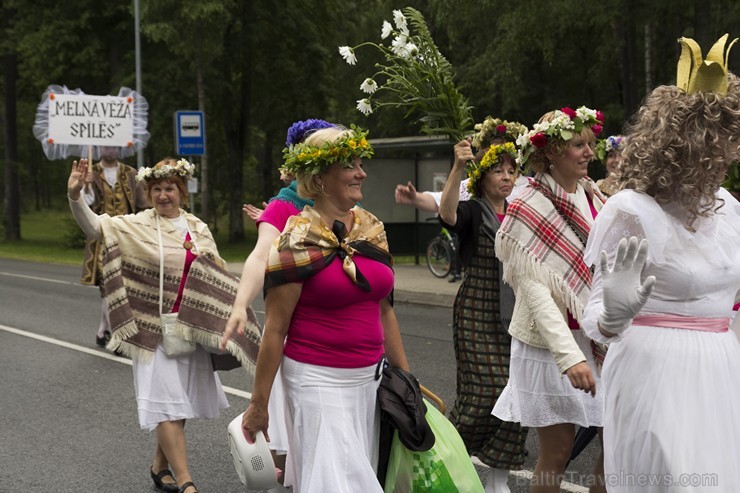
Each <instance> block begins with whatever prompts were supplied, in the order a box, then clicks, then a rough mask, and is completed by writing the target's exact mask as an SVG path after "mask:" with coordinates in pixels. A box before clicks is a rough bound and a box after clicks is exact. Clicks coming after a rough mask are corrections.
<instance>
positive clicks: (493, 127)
mask: <svg viewBox="0 0 740 493" xmlns="http://www.w3.org/2000/svg"><path fill="white" fill-rule="evenodd" d="M527 130H528V129H527V127H526V126H524V125H522V124H521V123H519V122H509V121H506V120H502V119H500V118H493V117H491V116H487V117H486V119H485V120H483V123H477V124H476V125H475V134H474V135H473V146H475V147H476V148H478V149H483V148H486V147H488V146H489V145H491V141H492V140H493V139H496V138H503V139H506V141H507V142H516V139H518V138H519V136H520V135H522V134H524V133H526V132H527Z"/></svg>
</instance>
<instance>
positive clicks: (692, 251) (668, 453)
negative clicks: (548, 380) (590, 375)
mask: <svg viewBox="0 0 740 493" xmlns="http://www.w3.org/2000/svg"><path fill="white" fill-rule="evenodd" d="M679 41H680V42H681V44H682V46H683V52H682V55H681V58H680V60H679V67H678V77H677V84H676V85H675V86H673V85H666V86H660V87H657V88H656V89H654V90H653V91H652V92H651V93H650V94H649V95H648V96H647V97H646V98H645V101H644V103H643V105H642V107H641V108H640V109H639V110H638V112H637V113H636V114H635V116H634V117H633V120H632V121H631V122H630V124H629V125H628V128H627V130H628V133H627V143H626V147H625V149H624V158H625V164H626V165H627V166H626V168H625V170H624V172H623V174H622V178H621V179H622V184H623V186H622V191H620V192H619V193H618V194H617V195H615V196H613V197H611V198H610V199H609V200H608V202H607V203H606V205H605V206H604V208H603V209H602V211H601V213H600V214H599V217H598V219H597V220H596V222H595V224H594V226H593V229H592V231H591V236H590V237H589V241H588V245H587V248H586V262H587V264H588V265H594V267H595V271H594V280H593V289H592V292H591V298H590V299H589V301H588V304H587V305H586V310H585V315H584V320H583V327H584V329H585V330H586V331H587V333H588V334H589V335H590V336H591V337H592V338H594V339H597V340H600V341H602V342H605V343H608V344H609V352H608V354H607V357H606V360H605V362H604V369H603V373H602V379H603V381H604V385H605V386H606V387H607V389H608V392H607V395H606V409H605V420H604V421H605V423H604V450H605V461H604V468H605V472H606V475H607V479H608V480H609V479H612V478H614V481H613V482H609V483H607V484H608V485H609V491H610V492H616V493H622V492H636V491H651V492H678V491H681V492H697V493H699V492H701V493H711V492H730V491H740V469H738V460H740V421H738V410H739V409H740V394H738V393H737V392H736V389H738V388H740V344H738V341H737V339H736V337H735V335H734V334H733V332H732V331H731V330H728V327H729V325H730V320H731V319H732V317H733V304H736V303H738V301H740V248H738V245H740V204H739V203H738V201H737V200H736V199H735V198H734V197H733V196H732V195H731V194H730V193H729V192H727V190H725V189H723V188H722V187H721V186H720V184H721V183H722V181H723V180H724V178H725V175H726V173H727V169H728V166H729V165H730V163H731V162H732V161H735V160H737V159H738V157H739V156H740V140H738V138H739V136H740V80H739V79H738V78H737V77H736V76H735V75H733V74H729V73H728V72H727V67H726V61H727V56H728V55H727V53H728V52H729V48H726V42H727V35H725V36H724V37H722V38H721V39H720V40H719V41H718V42H717V43H716V44H715V45H714V47H713V48H712V49H711V51H710V53H709V54H708V55H707V58H706V59H705V60H704V61H703V62H701V50H700V48H699V46H698V44H697V43H695V42H694V41H693V40H690V39H686V38H681V40H679ZM733 43H734V41H733ZM730 46H731V45H730ZM696 59H698V60H699V61H700V63H697V62H695V61H693V63H692V60H696ZM627 238H629V240H627ZM644 477H650V478H654V480H653V481H654V482H653V483H650V484H649V485H647V484H646V483H645V482H639V479H640V478H644Z"/></svg>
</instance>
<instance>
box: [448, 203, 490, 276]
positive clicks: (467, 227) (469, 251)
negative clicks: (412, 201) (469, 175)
mask: <svg viewBox="0 0 740 493" xmlns="http://www.w3.org/2000/svg"><path fill="white" fill-rule="evenodd" d="M481 207H482V206H481V205H480V204H479V203H478V202H476V201H475V200H463V201H461V202H460V203H458V204H457V224H455V225H454V226H451V225H449V224H447V223H446V222H444V221H443V220H442V218H441V217H439V223H440V224H441V225H442V226H443V227H445V228H447V229H448V230H449V231H451V232H454V233H455V234H457V238H458V241H459V243H460V246H459V248H458V250H457V251H458V254H459V255H460V260H461V261H462V265H463V268H465V267H467V266H468V265H469V264H470V260H471V259H472V258H473V254H475V247H476V245H477V244H478V235H479V234H480V226H481V223H482V222H483V210H482V209H481Z"/></svg>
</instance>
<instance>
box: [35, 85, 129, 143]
mask: <svg viewBox="0 0 740 493" xmlns="http://www.w3.org/2000/svg"><path fill="white" fill-rule="evenodd" d="M48 139H49V140H48V142H49V143H50V144H68V145H102V146H116V147H131V146H133V142H134V101H133V98H131V97H118V96H90V95H85V94H54V93H52V94H50V95H49V137H48Z"/></svg>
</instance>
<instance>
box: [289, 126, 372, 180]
mask: <svg viewBox="0 0 740 493" xmlns="http://www.w3.org/2000/svg"><path fill="white" fill-rule="evenodd" d="M367 134H368V131H367V130H363V129H361V128H360V127H358V126H356V125H351V126H350V129H349V130H348V131H347V134H346V135H345V136H344V137H343V138H342V139H340V140H338V141H336V142H326V143H324V145H322V146H321V147H316V146H312V145H308V144H306V143H303V142H300V143H298V144H291V145H290V146H288V147H286V148H285V149H283V161H284V162H285V164H283V166H282V168H280V169H281V170H282V171H283V172H286V173H289V174H291V175H293V176H295V175H296V174H298V173H308V174H310V175H317V174H319V173H321V172H322V171H324V170H325V169H326V168H328V167H329V166H330V165H331V164H333V163H341V164H342V165H343V166H345V167H351V166H352V161H353V160H354V159H355V158H370V157H372V156H373V147H372V146H371V145H370V143H369V142H368V141H367Z"/></svg>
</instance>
